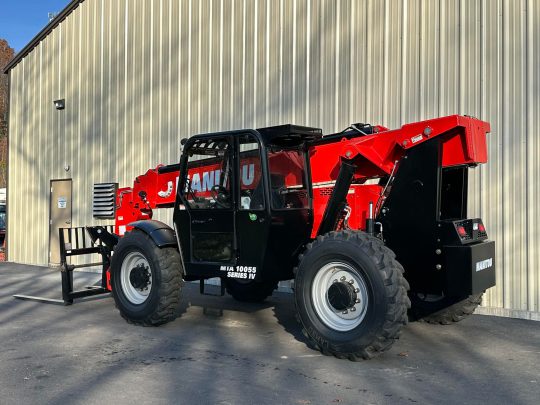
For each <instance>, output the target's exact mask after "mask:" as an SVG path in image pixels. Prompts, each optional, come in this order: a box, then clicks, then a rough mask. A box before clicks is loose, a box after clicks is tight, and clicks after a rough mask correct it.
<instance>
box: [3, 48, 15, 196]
mask: <svg viewBox="0 0 540 405" xmlns="http://www.w3.org/2000/svg"><path fill="white" fill-rule="evenodd" d="M14 55H15V51H14V50H13V48H11V47H10V46H9V44H8V42H7V41H6V40H5V39H0V187H6V179H7V132H8V126H7V120H8V116H7V114H8V103H9V100H8V94H9V82H8V76H7V75H5V74H4V73H3V70H4V66H6V65H7V64H8V63H9V61H10V60H11V59H12V58H13V56H14Z"/></svg>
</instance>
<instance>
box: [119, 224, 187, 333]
mask: <svg viewBox="0 0 540 405" xmlns="http://www.w3.org/2000/svg"><path fill="white" fill-rule="evenodd" d="M182 284H183V281H182V266H181V263H180V255H179V253H178V250H176V249H175V248H173V247H165V248H159V247H158V246H156V244H155V243H154V242H153V241H152V239H151V238H150V237H149V236H148V235H147V234H146V233H144V232H141V231H139V230H133V231H131V232H128V233H126V235H125V236H124V237H123V238H122V239H120V242H118V245H116V248H115V250H114V255H113V257H112V261H111V285H112V293H113V297H114V300H115V303H116V306H117V308H118V309H119V310H120V314H121V315H122V317H123V318H125V319H126V320H127V321H128V322H131V323H135V324H139V325H145V326H149V325H161V324H163V323H166V322H170V321H172V320H174V319H175V318H176V314H177V312H178V306H179V304H180V294H179V293H180V290H181V288H182Z"/></svg>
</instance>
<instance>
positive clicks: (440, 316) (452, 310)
mask: <svg viewBox="0 0 540 405" xmlns="http://www.w3.org/2000/svg"><path fill="white" fill-rule="evenodd" d="M483 295H484V294H483V293H481V294H475V295H470V296H469V297H467V298H465V299H464V300H462V301H459V302H456V303H455V304H452V305H450V306H448V307H446V308H444V309H441V310H439V311H437V312H434V313H433V314H429V315H425V316H419V317H417V320H419V321H423V322H427V323H432V324H440V325H450V324H452V323H455V322H459V321H461V320H463V319H465V318H466V317H468V316H469V315H472V314H473V312H474V311H475V309H476V308H477V307H478V306H479V305H480V304H481V302H482V296H483Z"/></svg>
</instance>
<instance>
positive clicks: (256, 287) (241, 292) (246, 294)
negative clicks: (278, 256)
mask: <svg viewBox="0 0 540 405" xmlns="http://www.w3.org/2000/svg"><path fill="white" fill-rule="evenodd" d="M277 286H278V281H262V282H259V281H253V280H250V281H244V280H236V279H231V278H228V279H225V288H226V289H227V293H228V294H230V295H231V296H232V297H233V298H234V299H235V300H237V301H241V302H262V301H264V300H265V299H266V298H268V297H269V296H270V295H272V292H273V291H274V290H275V289H276V288H277Z"/></svg>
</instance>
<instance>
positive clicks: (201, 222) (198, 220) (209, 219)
mask: <svg viewBox="0 0 540 405" xmlns="http://www.w3.org/2000/svg"><path fill="white" fill-rule="evenodd" d="M213 220H214V219H213V218H208V219H192V220H191V223H192V224H207V223H208V222H212V221H213Z"/></svg>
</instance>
